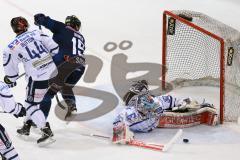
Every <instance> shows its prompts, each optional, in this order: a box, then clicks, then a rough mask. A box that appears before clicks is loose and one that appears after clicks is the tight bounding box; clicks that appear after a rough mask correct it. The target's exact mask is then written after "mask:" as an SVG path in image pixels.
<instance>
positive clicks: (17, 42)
mask: <svg viewBox="0 0 240 160" xmlns="http://www.w3.org/2000/svg"><path fill="white" fill-rule="evenodd" d="M19 43H20V42H19V40H18V39H15V40H14V41H12V42H11V43H10V44H9V45H8V48H10V49H11V50H13V49H14V48H15V47H16V46H17V45H18V44H19Z"/></svg>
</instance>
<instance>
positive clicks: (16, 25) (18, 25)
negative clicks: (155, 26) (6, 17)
mask: <svg viewBox="0 0 240 160" xmlns="http://www.w3.org/2000/svg"><path fill="white" fill-rule="evenodd" d="M10 24H11V27H12V29H13V32H15V33H16V34H19V33H22V32H26V31H27V30H28V27H29V24H28V21H27V20H26V19H25V18H24V17H21V16H20V17H14V18H12V20H11V22H10Z"/></svg>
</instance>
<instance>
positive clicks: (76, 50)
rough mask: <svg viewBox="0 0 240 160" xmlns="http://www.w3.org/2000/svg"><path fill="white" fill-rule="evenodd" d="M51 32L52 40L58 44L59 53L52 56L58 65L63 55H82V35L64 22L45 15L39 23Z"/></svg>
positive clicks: (83, 40) (83, 41) (83, 44)
mask: <svg viewBox="0 0 240 160" xmlns="http://www.w3.org/2000/svg"><path fill="white" fill-rule="evenodd" d="M41 25H43V26H44V27H46V28H47V29H49V30H50V31H51V32H52V33H53V40H54V41H55V42H56V43H57V44H58V45H59V53H58V54H56V55H55V56H54V57H53V60H54V62H55V63H56V64H57V65H59V64H61V63H62V62H63V61H64V56H69V57H74V56H77V55H79V56H82V55H83V54H84V50H85V39H84V37H83V35H82V34H81V33H80V32H78V31H75V30H74V29H72V28H71V27H69V26H66V25H65V24H64V23H62V22H59V21H56V20H53V19H51V18H50V17H46V18H45V20H44V21H43V23H42V24H41Z"/></svg>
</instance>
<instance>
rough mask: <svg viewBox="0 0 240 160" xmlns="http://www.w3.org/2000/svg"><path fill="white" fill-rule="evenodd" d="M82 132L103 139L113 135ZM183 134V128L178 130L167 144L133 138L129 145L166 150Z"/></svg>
mask: <svg viewBox="0 0 240 160" xmlns="http://www.w3.org/2000/svg"><path fill="white" fill-rule="evenodd" d="M80 134H81V135H82V136H88V137H96V138H103V139H108V140H110V139H111V137H109V136H105V135H100V134H94V133H90V134H86V133H80ZM182 134H183V131H182V129H179V130H178V131H177V133H176V134H175V135H174V136H173V137H172V138H171V139H170V140H169V141H168V143H167V144H156V143H146V142H143V141H140V140H136V139H133V140H130V141H129V142H128V143H127V145H131V146H135V147H141V148H145V149H151V150H156V151H163V152H166V151H168V150H169V148H171V147H172V145H173V144H174V143H175V142H176V141H177V140H178V139H179V138H180V137H181V136H182Z"/></svg>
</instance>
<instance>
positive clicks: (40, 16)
mask: <svg viewBox="0 0 240 160" xmlns="http://www.w3.org/2000/svg"><path fill="white" fill-rule="evenodd" d="M45 18H46V16H45V15H44V14H42V13H38V14H35V15H34V24H35V25H37V26H40V25H42V24H43V22H44V20H45Z"/></svg>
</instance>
